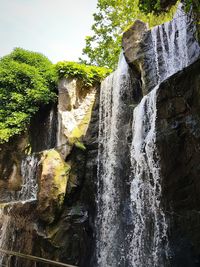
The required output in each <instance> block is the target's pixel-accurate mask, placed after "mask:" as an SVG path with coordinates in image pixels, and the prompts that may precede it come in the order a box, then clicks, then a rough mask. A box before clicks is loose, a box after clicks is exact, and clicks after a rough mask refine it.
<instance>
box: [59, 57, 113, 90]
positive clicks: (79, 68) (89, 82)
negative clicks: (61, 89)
mask: <svg viewBox="0 0 200 267" xmlns="http://www.w3.org/2000/svg"><path fill="white" fill-rule="evenodd" d="M55 69H56V72H57V75H58V78H59V79H62V78H63V77H66V78H68V77H70V78H78V79H80V80H81V81H82V82H83V84H84V86H86V87H90V86H93V85H94V84H95V83H97V82H100V81H101V80H103V79H104V78H105V77H106V76H107V75H108V74H110V73H111V70H110V69H108V68H103V67H96V66H89V65H85V64H78V63H76V62H67V61H63V62H58V63H57V64H56V65H55Z"/></svg>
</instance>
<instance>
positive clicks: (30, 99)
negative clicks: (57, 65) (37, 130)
mask: <svg viewBox="0 0 200 267" xmlns="http://www.w3.org/2000/svg"><path fill="white" fill-rule="evenodd" d="M55 85H56V75H55V70H54V68H53V64H52V63H51V62H50V61H49V60H48V59H47V58H46V57H45V56H43V55H42V54H40V53H35V52H30V51H27V50H24V49H21V48H16V49H15V50H14V51H13V52H12V53H11V54H9V55H7V56H5V57H3V58H1V59H0V143H4V142H6V141H8V140H9V138H10V137H12V136H14V135H16V134H19V133H21V132H22V131H24V130H25V129H26V127H27V125H28V123H29V121H30V118H31V117H32V116H33V114H35V113H36V112H37V111H38V109H39V107H40V106H41V105H43V104H48V103H49V102H50V101H53V100H54V99H56V94H55V92H54V91H55V88H56V87H55Z"/></svg>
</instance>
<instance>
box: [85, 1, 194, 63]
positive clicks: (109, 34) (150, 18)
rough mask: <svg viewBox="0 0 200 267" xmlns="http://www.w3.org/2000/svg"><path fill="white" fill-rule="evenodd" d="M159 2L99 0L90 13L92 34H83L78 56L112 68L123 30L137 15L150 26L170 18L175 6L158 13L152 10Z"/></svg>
mask: <svg viewBox="0 0 200 267" xmlns="http://www.w3.org/2000/svg"><path fill="white" fill-rule="evenodd" d="M188 1H189V0H188ZM158 3H159V1H158V0H153V1H151V0H98V3H97V12H96V13H95V14H94V15H93V16H94V24H93V25H92V31H93V35H91V36H86V38H85V41H86V44H85V47H84V49H83V53H82V55H83V56H82V58H81V59H80V60H81V61H82V62H84V63H89V64H93V65H98V66H107V67H109V68H115V67H116V65H117V61H118V55H119V53H120V50H121V37H122V33H123V32H124V31H125V30H126V29H127V28H128V27H130V26H131V25H132V24H133V22H134V21H135V20H136V19H140V20H142V21H144V22H146V23H148V24H149V26H150V27H152V26H155V25H158V24H161V23H163V22H165V21H167V20H170V19H172V17H173V14H174V11H175V9H176V8H175V7H172V8H171V9H169V10H167V12H164V13H160V14H159V13H158V12H157V13H156V12H155V10H157V9H158V7H159V4H158ZM150 11H151V12H152V13H149V12H150ZM153 11H154V12H153Z"/></svg>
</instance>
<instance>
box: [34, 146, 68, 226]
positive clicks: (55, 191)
mask: <svg viewBox="0 0 200 267" xmlns="http://www.w3.org/2000/svg"><path fill="white" fill-rule="evenodd" d="M41 164H42V168H41V176H40V179H39V193H38V207H37V210H38V213H39V217H40V218H41V219H42V220H44V221H46V222H49V223H50V222H53V220H54V218H55V217H56V215H57V214H58V213H59V212H60V211H61V209H62V206H63V202H64V197H65V193H66V188H67V183H68V179H69V171H70V166H69V164H67V163H66V162H64V160H63V159H62V157H61V155H60V154H59V152H58V151H56V150H55V149H51V150H48V151H44V152H43V155H42V158H41Z"/></svg>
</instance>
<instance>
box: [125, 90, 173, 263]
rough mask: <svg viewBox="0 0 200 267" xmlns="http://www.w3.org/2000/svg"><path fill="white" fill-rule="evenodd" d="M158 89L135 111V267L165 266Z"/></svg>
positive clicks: (133, 251) (164, 225)
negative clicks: (158, 138)
mask: <svg viewBox="0 0 200 267" xmlns="http://www.w3.org/2000/svg"><path fill="white" fill-rule="evenodd" d="M157 89H158V86H157V87H156V88H155V89H154V90H153V91H151V92H150V93H149V94H148V95H146V96H145V97H143V99H142V101H141V103H140V104H139V105H138V106H137V107H136V108H135V110H134V115H133V117H134V120H133V139H132V146H131V162H132V169H133V171H132V176H133V180H132V184H131V201H132V214H133V217H132V218H133V224H134V231H133V235H132V242H131V248H130V251H129V257H130V259H131V260H132V266H137V267H139V266H140V267H142V266H151V265H152V266H166V262H167V260H166V259H167V251H168V248H167V247H168V244H167V224H166V219H165V214H164V211H163V210H162V206H161V197H162V190H161V179H160V166H159V157H158V155H157V151H156V111H157V110H156V94H157Z"/></svg>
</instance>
